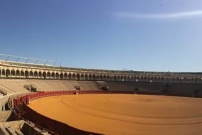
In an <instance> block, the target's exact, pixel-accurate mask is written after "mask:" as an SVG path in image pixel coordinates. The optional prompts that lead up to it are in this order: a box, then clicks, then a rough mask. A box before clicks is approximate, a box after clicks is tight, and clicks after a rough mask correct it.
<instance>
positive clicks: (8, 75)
mask: <svg viewBox="0 0 202 135" xmlns="http://www.w3.org/2000/svg"><path fill="white" fill-rule="evenodd" d="M10 75H11V71H10V70H9V69H6V77H10Z"/></svg>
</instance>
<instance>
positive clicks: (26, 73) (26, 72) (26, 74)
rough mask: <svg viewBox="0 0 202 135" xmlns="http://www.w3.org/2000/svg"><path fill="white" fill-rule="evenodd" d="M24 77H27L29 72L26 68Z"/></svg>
mask: <svg viewBox="0 0 202 135" xmlns="http://www.w3.org/2000/svg"><path fill="white" fill-rule="evenodd" d="M25 77H26V78H28V77H29V72H28V71H27V70H26V71H25Z"/></svg>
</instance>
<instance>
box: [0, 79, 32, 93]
mask: <svg viewBox="0 0 202 135" xmlns="http://www.w3.org/2000/svg"><path fill="white" fill-rule="evenodd" d="M28 83H29V82H28V81H27V80H25V79H0V88H1V89H4V90H6V91H7V94H11V93H26V92H28V91H27V89H25V88H24V85H25V84H28Z"/></svg>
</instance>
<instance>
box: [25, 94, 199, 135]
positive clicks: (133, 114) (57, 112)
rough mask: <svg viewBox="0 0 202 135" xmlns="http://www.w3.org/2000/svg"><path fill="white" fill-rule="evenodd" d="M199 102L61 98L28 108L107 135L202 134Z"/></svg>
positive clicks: (100, 96) (118, 96) (120, 96)
mask: <svg viewBox="0 0 202 135" xmlns="http://www.w3.org/2000/svg"><path fill="white" fill-rule="evenodd" d="M201 105H202V99H197V98H185V97H167V96H150V95H135V94H134V95H133V94H131V95H126V94H125V95H124V94H108V95H107V94H106V95H104V94H96V95H64V96H53V97H46V98H41V99H37V100H34V101H32V102H31V103H30V104H29V106H30V107H31V108H32V109H34V110H36V111H37V112H39V113H41V114H43V115H45V116H48V117H50V118H52V119H55V120H58V121H61V122H64V123H67V124H68V125H70V126H73V127H75V128H78V129H82V130H85V131H91V132H97V133H103V134H107V135H199V134H202V106H201Z"/></svg>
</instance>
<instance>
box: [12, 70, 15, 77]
mask: <svg viewBox="0 0 202 135" xmlns="http://www.w3.org/2000/svg"><path fill="white" fill-rule="evenodd" d="M11 76H12V77H15V70H14V69H12V70H11Z"/></svg>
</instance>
